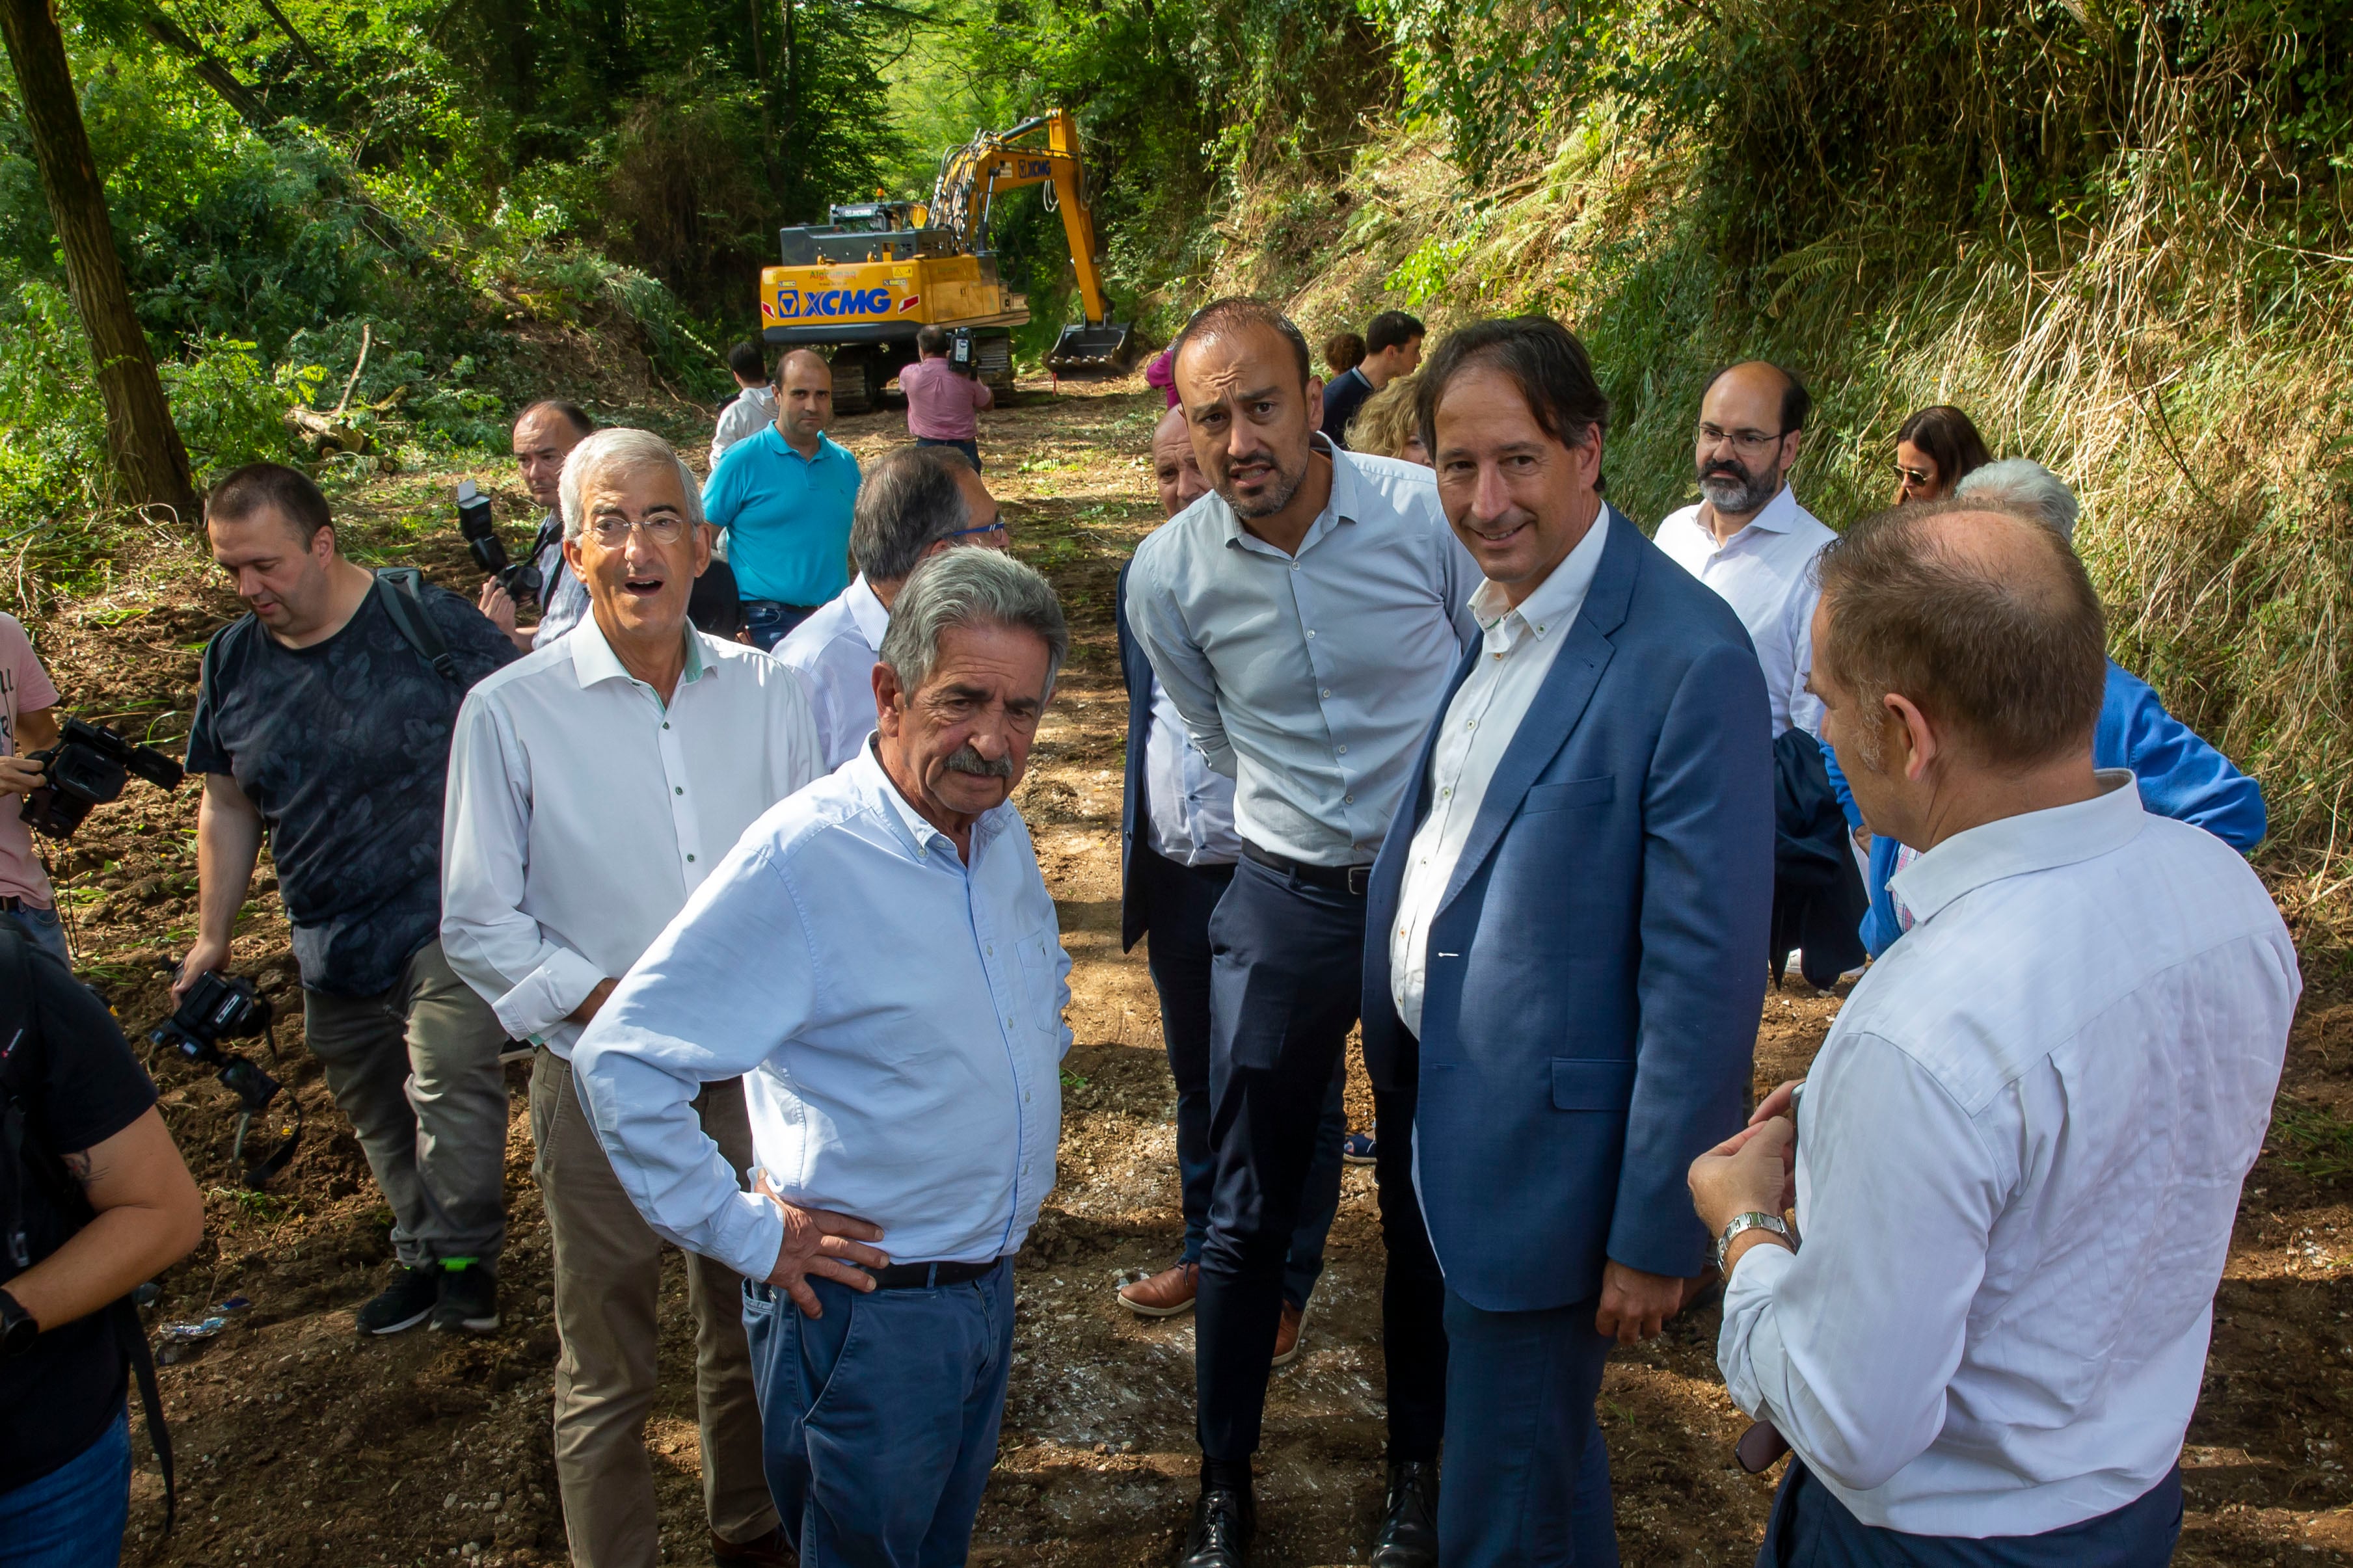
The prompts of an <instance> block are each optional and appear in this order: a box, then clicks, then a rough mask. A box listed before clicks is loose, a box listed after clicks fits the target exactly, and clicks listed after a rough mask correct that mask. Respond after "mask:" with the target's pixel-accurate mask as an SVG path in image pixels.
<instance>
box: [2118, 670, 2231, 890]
mask: <svg viewBox="0 0 2353 1568" xmlns="http://www.w3.org/2000/svg"><path fill="white" fill-rule="evenodd" d="M2092 761H2093V763H2094V765H2096V766H2099V767H2103V768H2130V769H2131V770H2132V771H2133V776H2134V777H2135V778H2136V779H2137V780H2138V781H2139V784H2140V798H2141V804H2142V805H2144V806H2146V807H2147V808H2148V809H2149V810H2150V811H2153V812H2155V813H2157V814H2158V816H2169V817H2172V818H2173V819H2174V820H2175V821H2177V822H2187V823H2189V824H2190V825H2191V826H2197V827H2202V828H2204V829H2205V830H2206V831H2207V832H2209V833H2211V834H2212V835H2213V836H2214V837H2217V838H2219V839H2221V841H2222V842H2223V843H2225V844H2228V845H2229V846H2230V847H2232V848H2233V849H2236V850H2238V851H2240V852H2241V853H2242V854H2243V853H2245V852H2246V851H2248V850H2250V849H2253V847H2255V846H2256V845H2257V844H2259V843H2261V842H2262V841H2263V831H2264V828H2265V826H2267V818H2266V816H2265V813H2264V810H2263V786H2262V785H2261V784H2257V783H2256V782H2255V781H2254V780H2253V779H2251V778H2249V777H2248V776H2247V775H2246V774H2244V773H2241V772H2240V771H2239V770H2238V768H2237V767H2236V766H2235V765H2234V764H2233V763H2232V761H2231V759H2230V758H2228V757H2226V756H2224V755H2223V754H2222V753H2221V752H2218V751H2216V750H2215V749H2214V748H2213V747H2211V746H2210V745H2208V744H2207V743H2206V742H2205V741H2204V740H2202V739H2200V736H2199V734H2198V732H2197V731H2194V730H2192V729H2190V728H2189V725H2187V724H2184V723H2183V722H2182V721H2180V720H2179V719H2176V718H2175V717H2174V716H2173V715H2172V714H2170V713H2168V712H2167V711H2166V710H2165V704H2164V702H2162V701H2161V700H2158V695H2157V693H2156V692H2155V691H2154V690H2152V689H2150V687H2149V685H2148V683H2147V681H2145V680H2142V679H2140V678H2139V677H2138V676H2136V675H2134V674H2132V673H2131V672H2130V671H2128V670H2126V668H2123V667H2122V666H2121V665H2118V664H2117V663H2116V661H2114V660H2113V659H2111V660H2110V661H2109V663H2108V684H2107V694H2106V696H2105V699H2104V700H2102V702H2101V704H2100V726H2099V729H2098V731H2097V732H2096V733H2095V735H2094V739H2093V742H2092Z"/></svg>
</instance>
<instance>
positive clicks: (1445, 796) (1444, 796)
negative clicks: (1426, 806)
mask: <svg viewBox="0 0 2353 1568" xmlns="http://www.w3.org/2000/svg"><path fill="white" fill-rule="evenodd" d="M1438 798H1439V799H1440V800H1452V799H1453V798H1454V792H1453V791H1452V790H1451V789H1442V790H1440V791H1439V792H1438Z"/></svg>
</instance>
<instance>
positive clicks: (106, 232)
mask: <svg viewBox="0 0 2353 1568" xmlns="http://www.w3.org/2000/svg"><path fill="white" fill-rule="evenodd" d="M0 35H5V38H6V41H7V45H8V57H9V58H10V59H11V60H12V61H13V62H15V64H16V90H17V93H18V96H19V97H21V98H22V99H23V100H24V104H25V126H26V131H27V132H29V133H30V135H31V138H32V142H33V157H34V161H35V162H36V163H38V164H39V165H40V170H41V191H42V194H43V195H46V196H47V197H48V202H49V216H50V218H51V219H52V221H54V222H55V223H56V224H57V227H58V239H59V240H60V241H61V242H62V243H63V246H64V248H65V256H66V282H67V286H68V287H69V289H71V290H72V292H73V301H74V308H75V310H77V311H79V313H80V316H81V324H82V330H83V331H85V332H87V333H88V334H89V335H90V358H91V359H92V360H93V361H94V362H95V363H96V364H97V366H98V387H99V391H100V394H101V395H103V396H104V398H105V400H106V445H107V449H108V451H109V452H111V454H112V456H113V458H114V467H115V471H116V473H117V474H118V475H119V476H120V477H121V481H122V485H123V489H124V490H125V492H126V499H127V500H130V501H132V503H133V504H136V505H153V506H163V507H169V508H171V509H172V510H174V512H176V513H177V514H178V517H179V520H180V521H181V522H182V523H183V524H185V525H186V526H188V527H191V528H193V527H194V526H195V524H196V521H197V519H198V513H197V510H196V493H195V486H194V484H193V483H192V482H191V479H190V478H189V474H188V452H187V448H186V447H183V446H182V445H181V444H180V432H179V430H178V429H177V428H176V427H174V425H173V424H172V410H171V407H170V405H168V404H166V403H165V402H164V384H163V382H162V381H161V380H160V379H158V378H157V376H156V374H155V360H154V356H153V354H152V353H149V352H148V348H147V334H146V332H145V331H142V329H141V327H140V325H139V318H138V317H137V316H136V315H135V314H133V313H132V309H131V288H130V284H129V283H128V282H127V281H126V280H125V279H124V278H123V276H122V259H121V258H120V257H119V256H117V255H116V254H115V253H114V223H113V219H112V218H111V216H109V215H108V213H107V210H106V187H105V185H104V184H101V183H100V180H99V177H98V164H97V163H96V161H95V160H94V159H92V158H91V156H90V134H89V132H86V131H85V130H83V128H82V123H81V102H80V100H79V99H77V98H76V97H75V96H74V87H73V74H72V72H71V70H70V69H69V68H68V66H67V64H66V41H65V37H64V36H63V35H62V34H60V33H59V32H58V17H57V13H56V12H55V11H54V10H52V9H51V8H50V0H0Z"/></svg>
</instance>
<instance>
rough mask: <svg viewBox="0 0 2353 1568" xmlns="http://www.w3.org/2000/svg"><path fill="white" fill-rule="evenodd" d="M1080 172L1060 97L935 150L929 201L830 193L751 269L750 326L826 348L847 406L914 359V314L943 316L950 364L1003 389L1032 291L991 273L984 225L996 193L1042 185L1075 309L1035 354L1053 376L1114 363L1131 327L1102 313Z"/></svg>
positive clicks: (838, 403)
mask: <svg viewBox="0 0 2353 1568" xmlns="http://www.w3.org/2000/svg"><path fill="white" fill-rule="evenodd" d="M1041 131H1042V132H1045V138H1044V142H1043V144H1042V145H1040V144H1039V142H1038V140H1037V133H1038V132H1041ZM1085 173H1086V171H1085V167H1084V165H1083V164H1082V163H1081V161H1080V156H1079V126H1078V121H1076V120H1075V119H1073V118H1072V117H1071V114H1070V112H1069V111H1068V110H1060V109H1057V110H1050V111H1049V112H1047V113H1045V114H1040V115H1034V116H1032V117H1031V118H1029V119H1028V120H1025V121H1021V123H1020V124H1018V125H1016V126H1013V127H1011V128H1010V129H1008V130H1005V131H997V132H982V133H980V134H979V135H976V136H975V137H974V138H973V139H972V140H971V141H970V142H965V144H964V145H963V146H961V147H957V148H955V149H953V150H951V151H950V152H948V153H945V154H944V155H943V156H942V158H941V159H940V172H939V178H938V180H937V182H936V183H935V184H934V185H933V187H932V199H931V200H930V201H929V202H928V203H923V202H892V201H874V202H861V203H856V204H851V205H836V206H834V207H832V208H831V209H830V210H829V211H828V215H827V216H828V220H829V221H828V222H827V223H826V224H824V225H822V226H803V227H796V228H786V229H781V230H779V231H778V232H777V236H776V248H777V251H778V253H779V254H778V260H779V262H780V263H781V265H779V266H776V267H769V268H763V269H762V270H761V273H760V328H761V336H762V337H763V338H764V339H765V341H766V342H769V343H770V344H772V345H775V346H776V347H779V348H814V349H818V350H820V351H829V353H830V357H831V359H832V362H833V403H834V406H835V407H836V408H837V409H839V410H840V411H841V412H842V413H845V414H857V413H862V412H863V411H865V410H867V409H869V408H871V407H873V406H874V405H876V404H877V403H879V402H880V401H881V395H882V388H883V387H884V385H885V384H888V383H889V382H890V380H891V379H892V377H893V376H895V375H897V374H899V368H900V367H901V366H902V365H904V364H907V363H912V362H913V360H914V358H915V331H916V329H918V328H919V327H924V326H936V327H942V328H945V329H946V330H947V331H949V332H951V333H952V334H954V338H953V342H954V348H953V350H952V352H953V353H954V354H955V357H956V358H957V360H958V361H959V363H965V364H968V365H969V366H970V367H971V368H972V370H973V371H974V373H975V374H977V375H978V376H979V377H980V378H981V379H982V380H983V381H986V382H987V383H988V384H989V385H991V386H993V387H998V388H1005V389H1009V388H1010V387H1011V386H1012V384H1013V342H1012V333H1013V329H1014V328H1016V327H1018V326H1020V325H1022V324H1023V323H1024V322H1026V321H1029V299H1028V297H1027V296H1026V295H1021V294H1017V293H1015V292H1013V290H1011V289H1008V288H1007V287H1006V286H1005V284H1004V282H1003V281H1002V280H1001V279H999V278H998V277H997V256H996V253H995V252H994V251H993V250H991V249H990V248H989V245H988V224H989V219H990V217H991V216H993V215H994V213H995V210H996V205H997V193H998V192H1000V191H1010V190H1018V189H1020V188H1021V187H1022V186H1025V185H1043V186H1045V187H1046V201H1047V205H1048V207H1049V208H1050V209H1059V210H1060V213H1061V216H1062V235H1063V237H1064V238H1065V239H1067V240H1068V241H1069V242H1070V247H1071V266H1072V267H1073V268H1075V269H1076V271H1077V274H1078V284H1079V301H1080V307H1081V309H1082V311H1083V312H1084V320H1082V321H1079V322H1076V323H1073V324H1071V325H1070V326H1066V327H1064V328H1063V329H1062V334H1061V337H1060V339H1059V340H1058V341H1057V342H1055V344H1054V349H1053V352H1052V353H1050V354H1048V355H1047V356H1046V366H1047V368H1048V369H1049V370H1050V371H1052V372H1053V373H1054V374H1056V375H1058V376H1070V377H1087V376H1101V375H1118V374H1124V373H1125V372H1126V370H1127V369H1128V368H1129V367H1130V365H1131V364H1133V363H1134V358H1135V351H1136V347H1137V345H1136V341H1135V332H1134V329H1133V328H1132V327H1131V326H1129V325H1128V324H1127V323H1126V322H1124V321H1113V320H1112V319H1111V301H1110V300H1108V299H1107V298H1106V297H1105V296H1104V294H1103V275H1102V272H1101V271H1100V270H1099V269H1098V268H1097V265H1096V254H1095V229H1094V220H1093V217H1092V215H1091V214H1090V213H1089V211H1088V209H1087V202H1086V180H1085Z"/></svg>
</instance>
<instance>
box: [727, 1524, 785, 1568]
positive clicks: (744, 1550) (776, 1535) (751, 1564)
mask: <svg viewBox="0 0 2353 1568" xmlns="http://www.w3.org/2000/svg"><path fill="white" fill-rule="evenodd" d="M711 1561H712V1564H713V1565H714V1568H800V1561H801V1560H800V1557H799V1554H798V1553H797V1552H794V1551H793V1549H792V1548H791V1547H790V1546H788V1545H786V1542H785V1531H784V1526H782V1525H778V1526H777V1527H776V1529H774V1530H772V1531H768V1533H767V1534H765V1535H763V1536H761V1537H760V1538H759V1539H758V1540H756V1541H746V1542H741V1543H738V1542H733V1541H729V1540H727V1539H726V1538H725V1537H723V1536H722V1535H721V1534H720V1533H719V1532H718V1531H715V1530H714V1531H712V1532H711Z"/></svg>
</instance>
